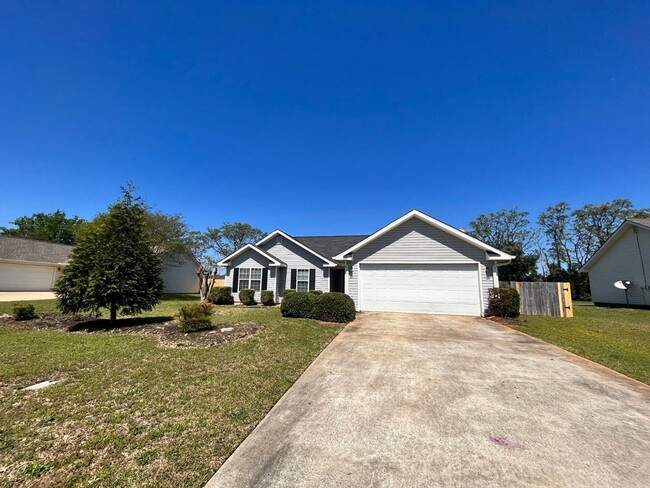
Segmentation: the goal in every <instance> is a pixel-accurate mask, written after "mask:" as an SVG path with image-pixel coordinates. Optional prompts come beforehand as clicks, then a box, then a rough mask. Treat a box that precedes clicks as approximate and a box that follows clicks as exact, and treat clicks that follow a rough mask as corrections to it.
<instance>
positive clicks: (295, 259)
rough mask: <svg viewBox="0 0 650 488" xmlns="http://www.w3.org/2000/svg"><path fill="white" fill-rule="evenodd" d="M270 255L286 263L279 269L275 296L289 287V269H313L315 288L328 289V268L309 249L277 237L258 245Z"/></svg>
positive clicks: (324, 290)
mask: <svg viewBox="0 0 650 488" xmlns="http://www.w3.org/2000/svg"><path fill="white" fill-rule="evenodd" d="M260 248H261V249H264V250H265V251H267V252H268V253H269V254H271V255H272V256H274V257H276V258H277V259H279V260H280V261H282V262H283V263H285V264H286V265H287V267H286V268H283V269H282V270H280V272H279V275H280V282H278V289H277V292H276V296H279V297H281V296H282V292H283V291H284V290H285V288H291V270H292V269H315V270H316V282H315V284H314V287H315V289H316V290H322V291H323V292H326V291H329V289H330V281H329V277H330V275H329V268H325V267H324V266H323V264H324V263H323V260H322V259H320V258H318V257H316V256H314V255H313V254H312V253H310V252H309V251H306V250H305V249H303V248H302V247H300V246H297V245H296V244H294V243H293V242H291V241H289V240H288V239H286V238H284V237H283V238H281V239H278V238H277V237H275V238H273V239H271V240H270V241H268V242H265V243H264V244H262V245H261V246H260Z"/></svg>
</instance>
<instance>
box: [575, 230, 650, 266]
mask: <svg viewBox="0 0 650 488" xmlns="http://www.w3.org/2000/svg"><path fill="white" fill-rule="evenodd" d="M628 227H640V228H641V229H645V230H650V219H628V220H626V221H625V222H623V223H622V224H621V225H619V226H618V229H616V230H615V231H614V233H613V234H612V235H611V236H609V239H607V240H606V241H605V242H604V243H603V245H602V246H600V247H599V248H598V250H597V251H596V252H595V253H594V254H593V255H592V256H591V257H590V258H589V259H588V260H587V262H586V263H585V264H584V266H583V267H582V268H580V272H581V273H586V272H588V271H589V268H591V267H592V266H593V265H594V264H595V263H596V261H598V260H599V259H600V258H601V257H602V256H603V255H604V254H605V253H606V252H607V251H608V250H609V248H610V247H612V246H613V245H614V244H615V243H616V241H618V238H619V237H620V236H621V234H622V233H623V231H624V230H625V229H627V228H628Z"/></svg>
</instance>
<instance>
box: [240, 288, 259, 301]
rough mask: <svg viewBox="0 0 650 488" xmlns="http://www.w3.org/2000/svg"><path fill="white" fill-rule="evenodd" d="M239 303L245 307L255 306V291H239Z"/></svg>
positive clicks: (248, 289)
mask: <svg viewBox="0 0 650 488" xmlns="http://www.w3.org/2000/svg"><path fill="white" fill-rule="evenodd" d="M239 301H240V302H241V303H242V304H243V305H255V290H253V289H252V288H244V289H243V290H239Z"/></svg>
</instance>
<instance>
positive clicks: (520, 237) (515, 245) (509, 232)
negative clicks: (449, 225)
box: [469, 207, 539, 281]
mask: <svg viewBox="0 0 650 488" xmlns="http://www.w3.org/2000/svg"><path fill="white" fill-rule="evenodd" d="M469 225H470V228H471V230H470V232H469V234H470V235H472V236H473V237H476V238H477V239H480V240H481V241H483V242H485V243H486V244H489V245H490V246H493V247H496V248H497V249H500V250H502V251H504V252H507V253H508V254H511V255H513V256H515V257H514V259H513V260H512V262H511V263H510V264H508V265H506V266H500V267H499V279H500V280H503V281H534V280H536V279H538V278H539V274H538V273H537V260H538V257H539V256H538V254H537V253H535V252H531V251H530V248H531V247H532V244H533V243H534V242H535V238H536V236H537V233H536V232H535V230H534V229H532V228H531V227H530V220H528V212H520V211H519V210H517V208H516V207H515V208H514V209H511V210H505V209H504V210H499V211H498V212H493V213H490V214H482V215H479V216H478V217H477V218H476V220H473V221H472V222H470V224H469Z"/></svg>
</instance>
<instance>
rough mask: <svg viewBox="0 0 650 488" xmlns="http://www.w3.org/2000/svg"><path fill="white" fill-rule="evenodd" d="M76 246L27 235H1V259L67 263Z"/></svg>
mask: <svg viewBox="0 0 650 488" xmlns="http://www.w3.org/2000/svg"><path fill="white" fill-rule="evenodd" d="M73 249H74V246H69V245H67V244H56V243H54V242H48V241H37V240H35V239H27V238H25V237H10V236H0V259H5V260H8V261H27V262H32V263H52V264H60V263H65V262H66V261H67V260H68V258H69V257H70V253H72V250H73Z"/></svg>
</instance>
